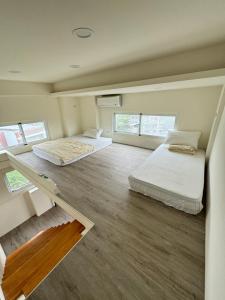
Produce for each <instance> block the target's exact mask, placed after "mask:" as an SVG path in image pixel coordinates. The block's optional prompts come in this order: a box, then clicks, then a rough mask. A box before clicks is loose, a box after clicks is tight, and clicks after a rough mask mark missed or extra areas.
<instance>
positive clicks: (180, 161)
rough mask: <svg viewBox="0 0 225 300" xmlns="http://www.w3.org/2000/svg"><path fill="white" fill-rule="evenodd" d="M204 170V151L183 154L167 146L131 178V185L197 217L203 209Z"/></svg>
mask: <svg viewBox="0 0 225 300" xmlns="http://www.w3.org/2000/svg"><path fill="white" fill-rule="evenodd" d="M204 168H205V153H204V151H202V150H198V151H197V153H196V154H195V155H189V154H181V153H177V152H171V151H169V150H168V145H166V144H163V145H161V146H160V147H158V148H157V149H156V150H155V151H154V152H153V153H152V154H151V155H150V156H149V158H148V159H147V160H146V161H145V162H144V164H143V165H141V166H140V167H139V168H138V169H136V170H135V171H134V172H133V173H132V174H131V175H130V176H129V183H130V187H131V189H132V190H134V191H136V192H139V193H142V194H144V195H147V196H150V197H152V198H154V199H156V200H159V201H161V202H163V203H165V204H166V205H169V206H173V207H175V208H177V209H179V210H183V211H185V212H187V213H191V214H197V213H199V212H200V211H201V210H202V208H203V205H202V196H203V188H204Z"/></svg>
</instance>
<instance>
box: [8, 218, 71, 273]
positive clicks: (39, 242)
mask: <svg viewBox="0 0 225 300" xmlns="http://www.w3.org/2000/svg"><path fill="white" fill-rule="evenodd" d="M65 226H66V224H62V225H59V226H57V227H51V228H48V229H46V230H45V231H41V232H39V233H38V234H36V235H35V236H34V237H33V238H32V239H31V240H29V241H27V242H26V243H24V244H23V245H22V246H21V247H19V248H18V249H16V250H15V251H14V252H12V253H11V254H9V255H8V257H7V265H6V266H5V270H4V276H5V277H9V276H10V275H11V274H12V273H13V272H14V271H15V269H17V268H19V267H20V266H21V265H22V264H23V263H24V262H25V261H27V260H28V259H30V257H32V256H33V255H34V254H35V253H36V252H37V251H38V250H40V248H42V247H43V246H44V245H45V244H46V243H47V242H48V241H49V240H51V239H52V236H53V235H54V234H55V232H56V231H57V232H58V233H59V231H61V230H62V229H63V228H64V227H65Z"/></svg>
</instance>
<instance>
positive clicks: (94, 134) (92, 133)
mask: <svg viewBox="0 0 225 300" xmlns="http://www.w3.org/2000/svg"><path fill="white" fill-rule="evenodd" d="M102 132H103V129H101V128H100V129H96V128H89V129H87V130H86V131H85V132H84V133H83V136H86V137H90V138H93V139H98V138H100V136H101V134H102Z"/></svg>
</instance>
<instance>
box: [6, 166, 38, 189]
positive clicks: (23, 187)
mask: <svg viewBox="0 0 225 300" xmlns="http://www.w3.org/2000/svg"><path fill="white" fill-rule="evenodd" d="M15 170H16V169H12V168H7V169H6V170H5V171H4V174H3V178H4V181H5V185H6V187H7V190H8V191H9V193H13V194H16V193H19V192H21V191H26V190H29V189H30V188H31V187H33V186H34V185H33V183H32V182H31V181H30V180H28V183H27V184H25V185H23V186H21V187H19V188H18V189H15V190H14V189H12V188H11V186H10V183H9V180H8V178H7V176H6V174H7V173H9V172H13V171H15ZM16 171H17V170H16ZM18 172H19V171H18ZM19 173H20V172H19ZM20 174H21V175H23V174H22V173H20ZM23 176H24V175H23ZM24 177H25V176H24Z"/></svg>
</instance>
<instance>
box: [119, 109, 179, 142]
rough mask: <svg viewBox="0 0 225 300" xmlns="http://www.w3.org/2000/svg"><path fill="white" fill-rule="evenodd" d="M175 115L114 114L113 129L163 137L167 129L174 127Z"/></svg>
mask: <svg viewBox="0 0 225 300" xmlns="http://www.w3.org/2000/svg"><path fill="white" fill-rule="evenodd" d="M175 121H176V117H175V116H159V115H143V114H123V113H120V114H115V119H114V131H115V132H121V133H133V134H139V135H154V136H162V137H165V136H166V135H167V133H168V130H169V129H174V126H175Z"/></svg>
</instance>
